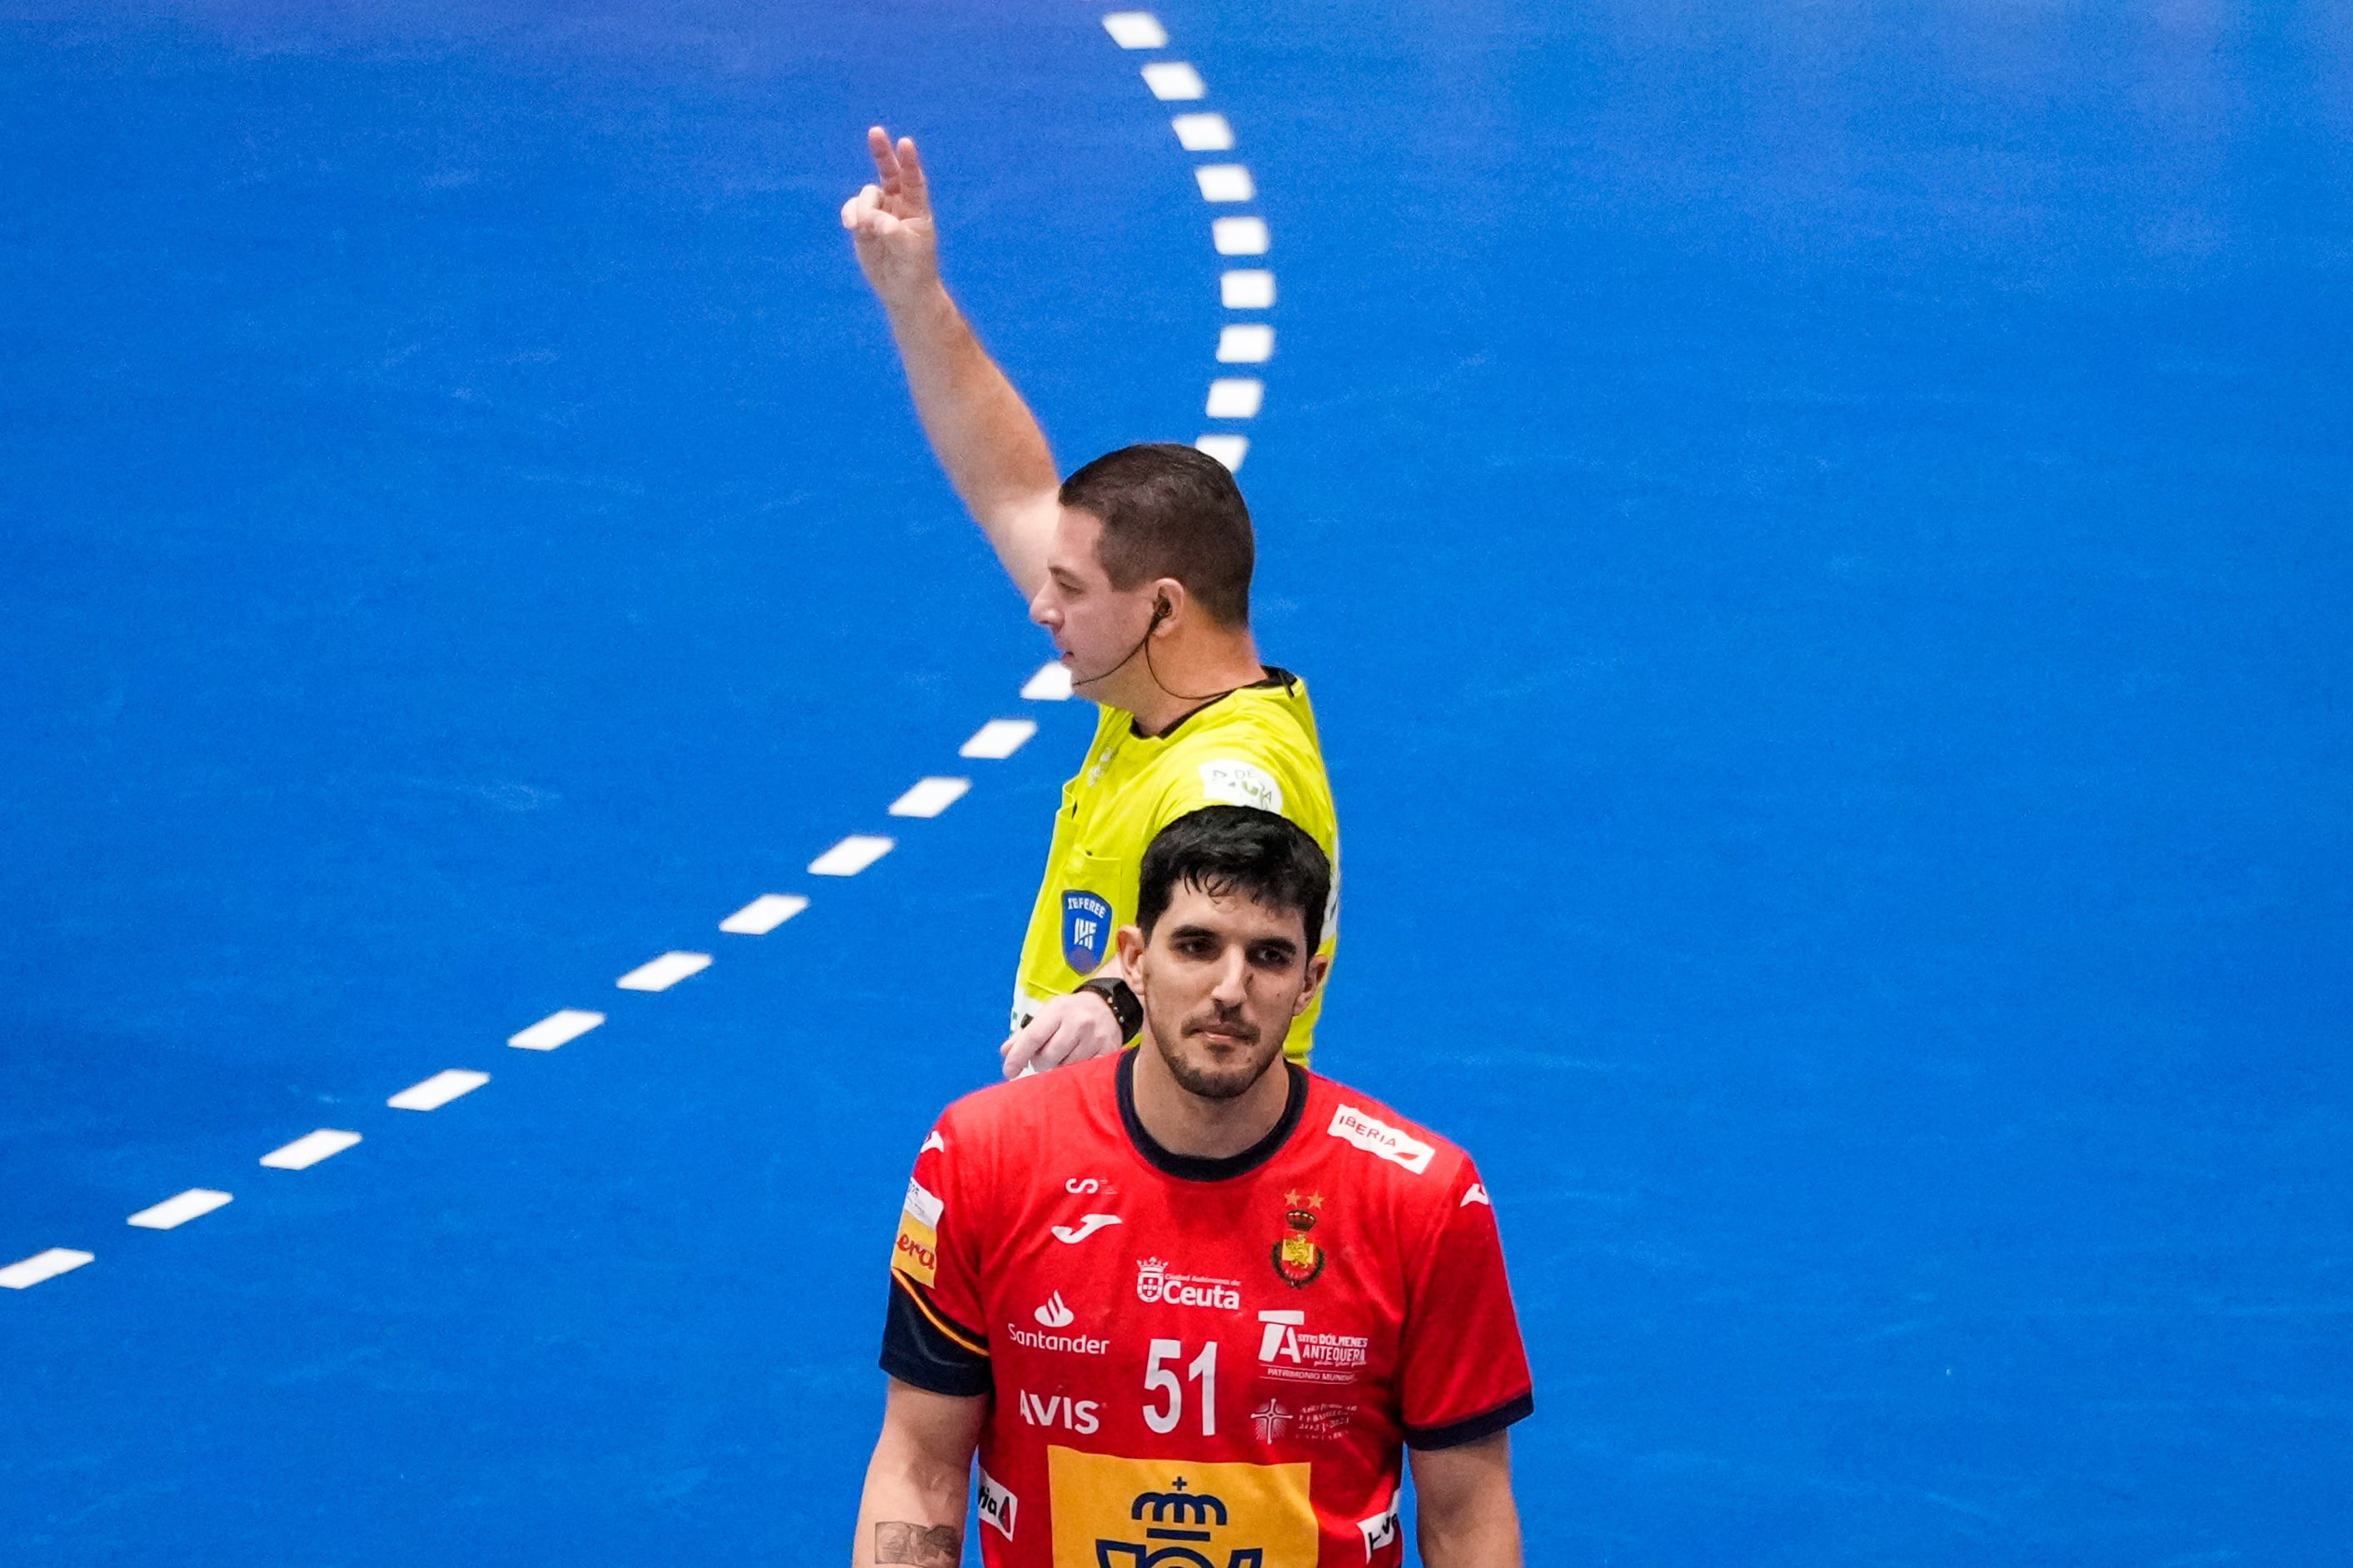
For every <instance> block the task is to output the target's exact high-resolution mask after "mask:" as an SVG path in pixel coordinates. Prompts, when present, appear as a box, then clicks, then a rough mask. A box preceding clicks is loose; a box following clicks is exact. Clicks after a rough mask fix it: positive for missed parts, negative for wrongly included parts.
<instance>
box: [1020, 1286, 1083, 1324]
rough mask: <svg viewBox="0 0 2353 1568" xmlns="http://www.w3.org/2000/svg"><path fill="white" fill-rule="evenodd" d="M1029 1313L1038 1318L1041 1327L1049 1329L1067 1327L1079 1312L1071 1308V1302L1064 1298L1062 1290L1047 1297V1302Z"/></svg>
mask: <svg viewBox="0 0 2353 1568" xmlns="http://www.w3.org/2000/svg"><path fill="white" fill-rule="evenodd" d="M1029 1315H1030V1316H1031V1317H1033V1318H1035V1319H1037V1320H1038V1323H1039V1327H1040V1328H1047V1329H1067V1328H1069V1327H1070V1326H1071V1323H1072V1322H1073V1321H1076V1319H1077V1318H1078V1314H1077V1313H1076V1312H1073V1311H1071V1308H1070V1303H1069V1302H1067V1301H1065V1300H1062V1293H1061V1292H1060V1290H1057V1291H1055V1292H1054V1293H1053V1294H1052V1295H1050V1296H1049V1297H1047V1298H1046V1304H1045V1305H1044V1306H1042V1307H1040V1308H1039V1309H1038V1310H1036V1311H1034V1312H1032V1313H1030V1314H1029Z"/></svg>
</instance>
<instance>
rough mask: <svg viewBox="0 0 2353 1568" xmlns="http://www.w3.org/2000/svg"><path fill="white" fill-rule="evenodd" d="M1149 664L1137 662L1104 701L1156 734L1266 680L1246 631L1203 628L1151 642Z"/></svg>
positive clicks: (1248, 629) (1107, 694) (1241, 628)
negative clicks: (1229, 694) (1208, 703)
mask: <svg viewBox="0 0 2353 1568" xmlns="http://www.w3.org/2000/svg"><path fill="white" fill-rule="evenodd" d="M1151 653H1152V659H1151V663H1150V664H1148V665H1147V664H1146V663H1145V661H1144V660H1143V659H1141V658H1139V659H1137V660H1136V661H1135V662H1134V664H1133V665H1131V666H1130V667H1129V668H1128V669H1127V670H1126V671H1124V672H1123V673H1124V674H1125V675H1127V677H1128V679H1125V680H1124V681H1123V682H1121V685H1122V687H1123V689H1122V690H1121V691H1119V692H1118V693H1116V694H1113V693H1108V692H1107V693H1105V694H1104V700H1106V701H1109V702H1110V703H1111V704H1112V705H1113V707H1115V708H1124V709H1126V710H1128V711H1129V712H1130V713H1133V714H1134V715H1135V722H1136V727H1137V728H1138V729H1140V730H1142V731H1144V732H1145V734H1147V735H1157V734H1160V733H1162V732H1163V731H1166V729H1167V728H1168V727H1169V726H1170V725H1172V724H1174V723H1176V721H1178V720H1179V719H1182V718H1183V717H1185V715H1186V714H1187V713H1190V712H1192V711H1193V710H1195V709H1196V708H1198V707H1199V706H1201V704H1202V703H1204V702H1206V701H1208V700H1211V699H1213V698H1216V697H1218V696H1220V695H1222V694H1223V693H1225V692H1228V691H1233V690H1237V689H1240V688H1241V687H1245V686H1249V685H1250V684H1251V683H1253V682H1255V681H1260V680H1264V679H1266V667H1265V666H1264V665H1262V664H1261V663H1260V662H1259V657H1258V643H1257V641H1256V639H1254V638H1253V637H1251V636H1250V628H1249V627H1248V626H1238V627H1235V628H1234V629H1232V630H1230V631H1229V630H1227V629H1225V628H1223V627H1211V626H1202V627H1199V628H1198V629H1191V630H1189V631H1188V633H1187V635H1185V636H1181V637H1170V638H1167V639H1166V641H1163V642H1155V643H1154V644H1153V646H1152V649H1151Z"/></svg>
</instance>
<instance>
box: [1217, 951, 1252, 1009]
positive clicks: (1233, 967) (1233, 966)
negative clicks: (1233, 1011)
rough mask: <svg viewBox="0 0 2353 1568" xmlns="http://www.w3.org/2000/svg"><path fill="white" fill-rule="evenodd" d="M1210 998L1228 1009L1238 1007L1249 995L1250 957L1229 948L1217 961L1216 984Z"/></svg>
mask: <svg viewBox="0 0 2353 1568" xmlns="http://www.w3.org/2000/svg"><path fill="white" fill-rule="evenodd" d="M1209 994H1210V996H1212V997H1213V998H1215V999H1216V1000H1217V1001H1219V1002H1220V1003H1222V1004H1224V1005H1226V1006H1228V1007H1239V1006H1240V1005H1242V1002H1243V1000H1244V999H1245V998H1247V997H1248V996H1249V994H1250V956H1249V955H1248V954H1247V953H1245V952H1242V950H1241V949H1240V947H1239V946H1236V947H1229V948H1228V949H1227V950H1226V953H1225V956H1224V957H1223V958H1222V959H1221V960H1219V964H1218V984H1217V987H1216V989H1214V990H1212V991H1211V992H1210V993H1209Z"/></svg>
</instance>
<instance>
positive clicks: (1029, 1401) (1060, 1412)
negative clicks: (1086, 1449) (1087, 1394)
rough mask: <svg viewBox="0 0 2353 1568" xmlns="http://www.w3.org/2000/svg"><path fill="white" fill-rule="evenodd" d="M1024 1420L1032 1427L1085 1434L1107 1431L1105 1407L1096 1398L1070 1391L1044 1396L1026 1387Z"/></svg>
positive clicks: (1022, 1416) (1023, 1392)
mask: <svg viewBox="0 0 2353 1568" xmlns="http://www.w3.org/2000/svg"><path fill="white" fill-rule="evenodd" d="M1021 1419H1022V1420H1024V1421H1027V1422H1028V1423H1029V1425H1030V1426H1060V1428H1062V1429H1063V1430H1064V1431H1066V1432H1076V1433H1077V1434H1078V1435H1079V1436H1082V1437H1092V1436H1094V1435H1095V1434H1096V1433H1097V1432H1100V1431H1102V1430H1103V1406H1102V1405H1099V1404H1097V1403H1096V1402H1095V1401H1094V1400H1092V1399H1073V1398H1071V1396H1070V1395H1069V1394H1055V1395H1054V1396H1053V1397H1052V1398H1050V1399H1041V1398H1039V1396H1038V1395H1037V1394H1032V1393H1030V1392H1029V1390H1028V1389H1026V1388H1025V1389H1023V1390H1021Z"/></svg>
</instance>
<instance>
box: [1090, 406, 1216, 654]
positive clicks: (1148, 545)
mask: <svg viewBox="0 0 2353 1568" xmlns="http://www.w3.org/2000/svg"><path fill="white" fill-rule="evenodd" d="M1062 504H1063V505H1064V506H1066V507H1070V508H1072V509H1073V510H1079V511H1085V512H1091V513H1092V514H1093V515H1094V516H1095V517H1097V518H1099V519H1101V520H1102V521H1103V539H1102V541H1101V542H1099V543H1097V545H1096V546H1095V557H1096V559H1097V560H1099V561H1101V562H1102V563H1103V572H1104V574H1106V575H1108V576H1109V577H1110V578H1111V585H1112V586H1113V587H1114V588H1119V589H1123V590H1124V589H1128V588H1133V587H1134V586H1135V585H1136V584H1139V583H1148V582H1150V581H1151V580H1152V579H1153V578H1155V577H1174V578H1176V581H1178V582H1179V583H1182V584H1185V591H1186V592H1187V594H1190V595H1192V596H1193V598H1194V599H1195V600H1196V601H1197V602H1198V604H1199V605H1200V606H1201V608H1202V609H1204V610H1206V611H1208V614H1209V617H1210V619H1212V620H1214V621H1216V622H1218V624H1219V625H1220V626H1248V625H1250V574H1251V572H1253V571H1254V570H1256V568H1257V565H1258V545H1257V542H1256V541H1255V539H1254V538H1253V536H1252V535H1251V532H1250V508H1249V507H1248V506H1246V505H1244V504H1243V502H1242V492H1241V489H1240V487H1239V486H1237V485H1236V484H1235V483H1234V476H1233V475H1232V474H1230V473H1229V472H1228V471H1227V470H1226V466H1225V465H1224V464H1223V463H1220V462H1219V461H1218V459H1217V458H1212V457H1210V456H1209V455H1208V453H1206V452H1198V451H1195V450H1194V449H1193V448H1192V447H1179V446H1176V445H1175V444H1174V443H1172V442H1165V441H1155V442H1150V443H1147V444H1145V445H1144V446H1140V447H1121V448H1120V449H1119V450H1118V451H1116V452H1105V453H1104V454H1103V456H1102V457H1100V458H1096V459H1095V460H1094V461H1093V462H1092V463H1089V464H1088V465H1087V466H1086V467H1085V468H1081V469H1080V470H1079V471H1078V472H1077V473H1075V474H1072V475H1071V477H1070V478H1069V479H1064V480H1063V481H1062Z"/></svg>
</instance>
